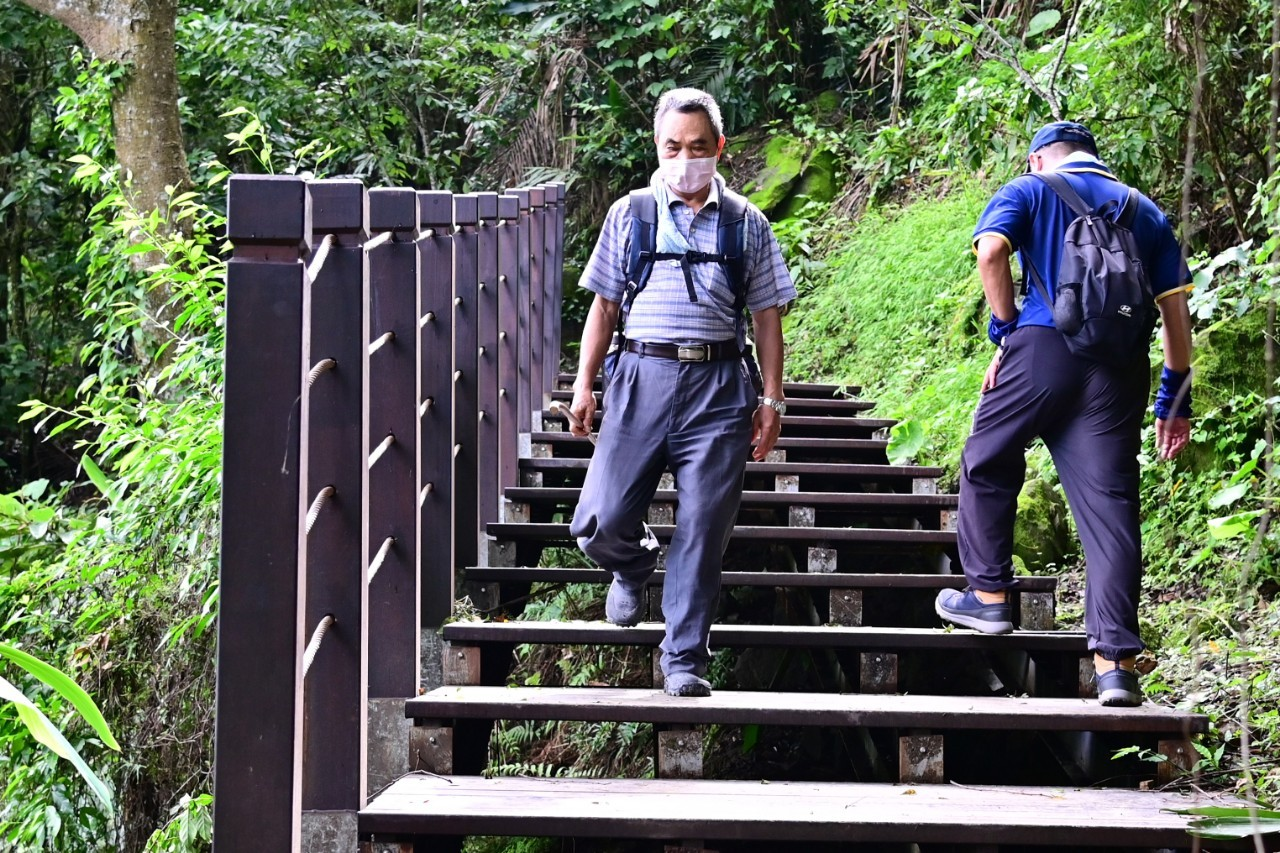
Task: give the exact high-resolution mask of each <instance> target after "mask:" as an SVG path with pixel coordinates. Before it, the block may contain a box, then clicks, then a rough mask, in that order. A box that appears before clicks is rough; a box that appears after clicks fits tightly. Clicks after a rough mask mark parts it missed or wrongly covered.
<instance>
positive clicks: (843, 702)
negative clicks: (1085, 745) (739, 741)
mask: <svg viewBox="0 0 1280 853" xmlns="http://www.w3.org/2000/svg"><path fill="white" fill-rule="evenodd" d="M405 716H407V717H412V718H415V719H452V718H455V717H467V718H475V719H488V720H496V719H508V720H578V721H582V722H637V723H656V724H671V725H702V724H715V723H719V724H722V725H738V726H745V725H769V726H836V727H850V728H852V727H859V726H862V727H868V728H877V727H882V728H896V727H901V728H923V729H938V730H969V729H973V730H984V731H1000V730H1006V729H1011V730H1018V729H1025V730H1031V731H1081V732H1146V733H1173V734H1177V735H1180V736H1181V735H1183V734H1198V733H1200V732H1205V731H1208V728H1209V718H1208V717H1207V716H1205V715H1204V714H1195V713H1191V712H1188V711H1181V710H1176V709H1173V708H1166V707H1164V706H1163V705H1156V704H1154V703H1151V702H1147V703H1145V704H1143V705H1139V706H1138V707H1137V708H1108V707H1105V706H1103V705H1099V704H1098V703H1097V702H1096V701H1093V700H1087V699H1046V698H1041V697H1026V696H1023V697H1016V696H924V695H914V694H906V695H901V696H894V695H885V694H875V693H849V694H837V693H770V692H755V691H746V690H716V691H714V692H713V693H712V695H711V696H708V697H705V698H700V699H695V700H690V699H688V698H682V697H675V696H668V695H666V694H665V693H663V692H661V691H659V690H644V689H635V688H621V687H440V688H437V689H436V690H433V691H431V692H430V693H427V694H425V695H423V696H418V697H415V698H412V699H409V700H408V701H407V702H406V703H405Z"/></svg>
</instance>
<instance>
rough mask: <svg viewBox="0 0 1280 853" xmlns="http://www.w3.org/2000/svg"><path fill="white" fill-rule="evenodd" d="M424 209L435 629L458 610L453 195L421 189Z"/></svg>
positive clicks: (426, 587)
mask: <svg viewBox="0 0 1280 853" xmlns="http://www.w3.org/2000/svg"><path fill="white" fill-rule="evenodd" d="M418 206H419V216H420V218H421V225H422V237H421V238H420V239H419V240H418V252H419V264H420V267H419V268H420V272H421V276H422V277H421V279H420V280H419V282H418V310H419V312H420V313H419V317H418V337H419V346H418V355H419V358H420V359H421V366H420V369H419V385H420V389H421V390H420V393H421V395H422V399H421V400H420V402H419V409H418V412H419V420H420V426H419V429H420V430H421V436H422V440H421V442H420V443H419V451H418V452H419V461H418V466H419V468H418V470H419V475H418V479H419V484H418V489H419V492H418V508H419V515H420V520H419V525H420V529H421V530H422V531H424V535H423V537H422V540H421V548H422V584H421V607H420V612H421V618H422V626H423V627H432V628H434V627H435V626H437V625H440V624H441V623H442V622H444V620H445V619H447V618H449V616H450V615H451V614H452V613H453V595H454V586H453V584H454V578H453V567H454V559H453V505H452V500H453V454H452V447H453V441H452V436H453V420H452V419H453V237H452V235H451V234H450V231H451V230H452V228H453V195H452V193H447V192H438V191H431V192H427V191H423V192H419V193H418ZM428 533H429V535H427V534H428Z"/></svg>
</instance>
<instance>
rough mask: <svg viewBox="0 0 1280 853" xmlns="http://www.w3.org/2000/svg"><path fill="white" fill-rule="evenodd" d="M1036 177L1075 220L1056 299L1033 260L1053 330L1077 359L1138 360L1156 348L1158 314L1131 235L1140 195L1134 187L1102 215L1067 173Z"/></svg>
mask: <svg viewBox="0 0 1280 853" xmlns="http://www.w3.org/2000/svg"><path fill="white" fill-rule="evenodd" d="M1033 174H1034V175H1035V176H1036V177H1037V178H1039V179H1040V180H1042V181H1044V182H1045V183H1046V184H1048V186H1049V188H1050V189H1052V190H1053V191H1054V192H1055V193H1057V195H1058V197H1059V198H1061V199H1062V200H1063V201H1064V202H1066V204H1067V206H1068V207H1070V208H1071V210H1072V212H1074V213H1075V215H1076V218H1075V219H1074V220H1072V222H1071V223H1070V224H1069V225H1068V226H1067V233H1066V239H1065V244H1064V246H1063V250H1062V263H1061V264H1060V265H1059V268H1058V286H1057V288H1056V293H1055V295H1054V297H1053V298H1050V296H1049V289H1048V288H1047V287H1046V286H1045V283H1044V279H1043V278H1042V277H1041V276H1040V273H1039V272H1038V271H1037V270H1036V268H1035V265H1034V264H1031V263H1030V259H1029V258H1028V264H1029V266H1030V270H1029V271H1030V273H1031V276H1032V278H1033V279H1034V280H1035V283H1036V286H1037V287H1039V288H1040V293H1041V294H1042V295H1043V296H1044V300H1045V304H1046V305H1051V306H1052V309H1053V324H1054V325H1055V326H1056V327H1057V328H1058V331H1060V332H1062V334H1063V335H1065V336H1066V340H1067V348H1068V349H1070V350H1071V351H1072V352H1073V353H1075V354H1076V355H1079V356H1083V357H1085V358H1088V359H1092V360H1093V361H1100V362H1104V363H1108V364H1122V363H1126V362H1130V361H1132V360H1133V359H1134V358H1136V357H1137V356H1138V355H1139V354H1142V353H1145V352H1146V351H1147V349H1148V347H1149V346H1150V345H1151V332H1152V330H1153V329H1154V328H1155V324H1156V314H1157V310H1156V302H1155V297H1154V295H1153V294H1152V292H1151V283H1150V282H1149V281H1148V280H1147V273H1146V270H1145V269H1144V268H1143V265H1142V258H1141V257H1140V256H1139V254H1138V244H1137V241H1136V240H1135V239H1134V236H1133V230H1132V228H1133V220H1134V217H1135V216H1136V215H1137V213H1138V191H1137V190H1135V189H1133V188H1132V187H1131V188H1130V189H1129V195H1128V198H1126V199H1125V203H1124V205H1123V206H1122V207H1120V209H1119V211H1117V210H1116V208H1117V205H1116V203H1115V202H1114V201H1108V202H1107V203H1106V204H1104V205H1102V206H1101V207H1099V208H1097V209H1096V210H1095V209H1091V208H1090V207H1089V205H1087V204H1085V202H1084V199H1082V198H1081V197H1080V194H1079V193H1077V192H1076V191H1075V190H1074V189H1072V187H1071V184H1070V183H1068V182H1067V180H1066V178H1064V177H1062V176H1061V175H1058V174H1054V173H1052V172H1034V173H1033Z"/></svg>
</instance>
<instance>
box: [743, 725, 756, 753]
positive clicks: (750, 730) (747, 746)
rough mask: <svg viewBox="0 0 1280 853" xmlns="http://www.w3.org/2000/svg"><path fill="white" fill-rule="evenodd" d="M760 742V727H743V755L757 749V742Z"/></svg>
mask: <svg viewBox="0 0 1280 853" xmlns="http://www.w3.org/2000/svg"><path fill="white" fill-rule="evenodd" d="M759 740H760V727H759V726H757V725H750V724H749V725H745V726H743V727H742V754H743V755H746V754H747V753H749V752H750V751H751V750H753V749H755V748H756V742H757V741H759Z"/></svg>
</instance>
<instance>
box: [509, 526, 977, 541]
mask: <svg viewBox="0 0 1280 853" xmlns="http://www.w3.org/2000/svg"><path fill="white" fill-rule="evenodd" d="M649 528H650V529H651V530H652V531H653V534H654V535H655V536H657V537H658V541H659V542H670V541H671V537H672V536H673V535H674V534H675V530H676V526H675V525H674V524H651V525H649ZM485 532H486V533H487V534H488V535H490V536H492V537H494V538H495V539H499V540H502V541H506V542H515V541H519V542H563V543H572V542H574V537H573V536H572V535H570V533H569V525H568V524H563V523H536V522H523V521H505V522H498V523H496V524H488V525H486V526H485ZM729 541H730V542H742V541H762V542H793V543H800V544H819V543H829V544H833V545H834V544H838V543H848V542H877V543H892V544H894V545H904V546H910V547H921V546H926V545H954V544H955V541H956V534H955V531H952V530H915V529H911V528H900V527H784V526H782V525H773V526H736V527H734V528H733V533H732V534H730V538H729Z"/></svg>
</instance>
